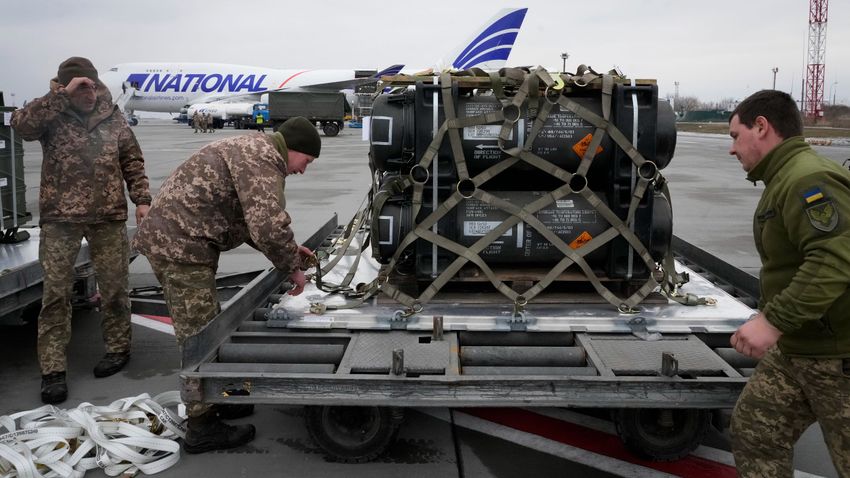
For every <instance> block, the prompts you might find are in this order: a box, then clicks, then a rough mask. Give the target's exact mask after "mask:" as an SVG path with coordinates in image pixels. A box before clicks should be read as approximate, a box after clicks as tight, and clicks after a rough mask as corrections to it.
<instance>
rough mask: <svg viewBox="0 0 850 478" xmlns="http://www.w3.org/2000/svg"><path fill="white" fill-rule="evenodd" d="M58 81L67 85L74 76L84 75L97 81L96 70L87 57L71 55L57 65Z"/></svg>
mask: <svg viewBox="0 0 850 478" xmlns="http://www.w3.org/2000/svg"><path fill="white" fill-rule="evenodd" d="M57 76H58V77H59V83H61V84H63V85H67V84H68V83H70V82H71V80H73V79H74V78H77V77H85V78H89V79H91V80H93V81H97V70H96V69H95V68H94V65H92V63H91V61H89V60H88V58H83V57H81V56H72V57H71V58H68V59H67V60H65V61H63V62H62V63H61V64H60V65H59V72H58V73H57Z"/></svg>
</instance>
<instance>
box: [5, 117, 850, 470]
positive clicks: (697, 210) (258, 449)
mask: <svg viewBox="0 0 850 478" xmlns="http://www.w3.org/2000/svg"><path fill="white" fill-rule="evenodd" d="M134 132H135V134H136V135H137V138H138V140H139V142H140V144H141V146H142V149H143V151H144V153H145V158H146V167H147V172H148V176H149V177H150V179H151V187H152V192H154V193H156V192H157V191H158V189H159V187H160V185H161V184H162V182H163V180H164V179H165V178H166V177H167V176H168V175H169V174H170V173H171V171H172V170H173V169H174V168H175V167H177V166H178V165H179V164H180V163H181V162H182V161H184V160H185V159H186V158H188V157H189V156H190V155H191V154H192V153H193V152H194V151H196V150H197V149H199V148H200V147H202V146H203V145H205V144H207V143H209V142H211V141H215V140H217V139H221V138H224V137H229V136H233V135H240V134H252V133H246V132H245V131H235V130H231V129H225V130H218V131H216V132H215V133H212V134H201V133H198V134H195V133H193V132H192V129H190V128H188V127H187V126H185V125H177V124H174V123H170V122H167V121H162V120H147V121H144V120H143V122H142V124H141V125H140V126H138V127H136V128H134ZM360 133H361V130H354V129H344V130H343V131H342V133H341V134H340V135H339V136H338V137H335V138H324V137H323V146H322V154H321V157H320V158H319V159H318V160H317V161H316V162H315V163H313V164H312V165H311V166H310V168H309V170H308V173H307V175H305V176H295V177H290V178H289V179H288V180H287V185H286V196H287V206H288V211H289V212H290V214H291V215H292V218H293V228H294V230H295V233H296V239H298V240H303V239H305V238H306V237H308V236H309V235H310V234H311V233H312V231H313V230H315V229H316V228H318V227H319V226H320V225H321V224H323V223H324V222H325V221H326V220H327V219H328V218H329V217H330V215H331V214H332V213H334V212H336V213H338V214H339V220H340V222H345V221H347V220H348V219H349V218H350V217H351V216H352V215H353V213H354V212H355V211H356V210H357V209H358V207H360V204H361V203H362V200H363V198H364V196H365V194H366V192H367V190H368V187H369V183H370V173H369V168H368V166H367V151H368V144H367V143H366V142H363V141H361V140H360ZM728 147H729V139H728V138H725V137H723V136H714V135H699V134H682V135H680V136H679V140H678V146H677V152H676V156H675V157H674V158H673V161H672V162H671V164H670V166H669V167H668V168H667V169H665V170H664V171H663V173H664V175H665V176H666V177H667V178H668V179H669V182H670V189H671V192H672V196H673V207H674V218H675V219H674V233H675V234H677V235H679V236H681V237H682V238H684V239H685V240H688V241H690V242H692V243H694V244H696V245H698V246H700V247H703V248H705V249H707V250H709V251H710V252H712V253H714V254H716V255H718V256H720V257H721V258H723V259H725V260H726V261H728V262H730V263H732V264H734V265H736V266H738V267H741V268H743V269H745V270H747V271H749V272H751V273H754V274H757V271H758V267H759V260H758V255H757V254H756V252H755V248H754V245H753V240H752V232H751V231H752V226H751V220H752V213H753V210H754V208H755V204H756V202H757V200H758V197H759V195H760V194H761V190H762V186H761V185H759V186H755V187H754V186H753V185H752V184H751V183H748V182H747V181H746V179H745V174H744V172H743V171H742V170H741V168H740V165H739V164H738V162H737V160H736V159H735V158H734V157H731V156H729V155H728V152H727V151H728ZM816 149H817V150H818V151H819V152H821V153H822V154H825V155H827V156H828V157H830V158H832V159H835V160H837V161H841V160H843V159H845V158H850V147H817V148H816ZM25 151H26V155H25V167H26V180H27V184H28V185H29V189H28V191H27V198H28V207H29V210H30V211H32V212H33V213H34V214H37V211H38V207H37V198H38V184H39V179H38V178H39V173H40V168H39V166H40V162H41V149H40V147H39V145H38V143H26V144H25ZM129 222H130V224H133V222H134V221H133V219H132V211H131V220H130V221H129ZM36 223H37V218H35V219H34V220H33V224H36ZM270 265H271V264H270V263H269V262H268V261H267V260H266V259H265V258H264V257H263V256H262V255H260V254H259V253H257V252H256V251H254V250H253V249H251V248H249V247H247V246H243V247H240V248H238V249H236V250H234V251H230V252H228V253H225V254H223V255H222V260H221V263H220V267H219V272H220V273H231V272H244V271H249V270H257V269H262V268H266V267H270ZM130 280H131V286H133V287H135V286H145V285H154V284H156V280H155V278H154V277H153V274H152V273H151V270H150V266H149V264H148V263H147V261H145V260H144V258H143V257H140V258H139V259H137V260H136V261H134V262H133V264H132V265H131V279H130ZM97 315H98V314H97V313H96V312H94V311H78V312H77V313H75V316H74V325H73V327H74V328H73V330H74V335H73V338H72V343H71V346H70V350H69V357H70V364H69V371H68V373H69V380H70V382H69V385H70V396H69V400H68V401H67V402H65V403H64V404H62V406H63V407H73V406H76V405H78V404H79V403H81V402H83V401H88V402H92V403H95V404H105V403H108V402H110V401H112V400H115V399H118V398H121V397H126V396H133V395H137V394H139V393H143V392H147V393H150V394H151V395H154V394H156V393H159V392H163V391H167V390H173V389H175V388H177V385H178V379H177V372H178V370H179V365H178V364H179V355H178V352H177V347H176V345H175V343H174V339H173V337H171V336H169V335H167V334H164V333H161V332H158V331H154V330H151V329H147V328H145V327H141V326H137V325H134V326H133V333H134V339H133V358H132V360H131V362H130V364H129V365H128V367H127V368H126V369H125V370H124V371H122V372H120V373H119V374H117V375H115V376H112V377H108V378H105V379H95V378H93V376H92V374H91V371H90V370H91V367H93V366H94V364H95V363H96V362H97V360H98V359H99V357H100V356H101V355H102V353H103V346H102V343H101V341H100V339H99V336H100V333H99V325H98V323H99V320H98V316H97ZM0 350H4V351H5V352H6V353H5V357H6V358H5V359H4V360H3V361H2V362H0V415H2V414H6V413H11V412H15V411H21V410H27V409H32V408H36V407H38V406H40V405H41V403H40V401H39V399H38V390H39V372H38V365H37V362H36V359H35V328H34V326H33V325H29V326H23V327H3V328H2V329H0ZM243 421H250V422H252V423H255V424H257V425H258V435H257V439H256V440H255V441H254V442H252V443H251V444H250V445H248V446H246V447H242V448H239V449H236V450H233V451H230V452H222V453H208V454H205V455H201V456H192V455H183V456H182V457H181V460H180V462H179V463H178V464H177V465H176V466H175V467H174V468H171V469H169V470H167V471H165V472H163V473H161V474H160V475H158V476H162V477H172V476H173V477H178V476H189V475H196V476H237V475H238V476H293V477H295V476H340V477H342V476H376V477H394V476H407V477H410V478H413V477H417V476H423V477H425V476H427V477H433V476H440V477H442V476H458V477H461V476H464V477H472V476H475V477H499V478H505V477H515V476H544V477H545V476H581V477H597V476H600V477H607V476H638V475H636V474H634V473H636V472H634V471H619V472H610V471H600V470H599V468H600V466H599V464H598V463H597V464H594V463H591V465H593V466H588V464H582V463H580V461H581V460H576V459H567V458H564V456H570V455H569V453H566V452H564V453H560V454H553V453H546V452H542V451H535V450H533V449H531V448H528V447H525V446H521V445H518V444H516V443H515V442H513V441H511V440H510V439H505V438H504V437H502V438H496V437H494V436H492V435H491V434H488V433H483V432H480V431H473V430H471V429H468V428H463V427H453V426H452V425H451V423H450V422H447V421H445V420H441V419H438V418H435V417H433V416H431V415H429V414H424V413H420V412H418V411H415V410H411V411H409V412H408V414H407V420H406V422H405V424H404V426H403V427H402V430H401V432H400V435H399V439H398V441H397V443H396V444H394V445H393V446H392V447H391V449H390V450H389V452H388V453H387V454H386V455H385V456H383V457H381V458H379V459H378V460H377V461H375V462H373V463H369V464H363V465H344V464H338V463H332V462H329V461H327V460H326V459H325V458H324V456H323V455H322V454H321V452H320V451H319V450H318V449H317V448H316V446H315V445H314V444H312V442H311V441H310V439H309V437H308V436H307V432H306V430H305V428H304V424H303V413H302V410H301V408H300V407H286V406H270V405H269V406H258V407H257V412H256V414H255V415H254V416H253V417H251V418H250V419H247V420H243ZM818 433H819V431H818V430H817V429H816V427H813V428H812V429H811V430H809V432H807V434H806V435H805V436H804V438H803V439H802V440H801V442H800V445H798V448H797V453H796V456H797V466H798V468H799V469H802V470H805V471H807V472H810V473H816V474H818V475H823V476H837V475H836V474H835V471H834V470H833V469H832V467H831V464H830V460H829V457H828V454H827V453H826V450H825V447H824V446H823V441H822V438H820V437H819V435H818ZM518 441H520V440H518ZM710 443H711V445H712V446H714V447H718V448H721V449H723V448H725V449H728V441H727V437H726V436H724V435H721V434H715V435H713V436H712V437H710ZM593 460H594V459H591V460H590V461H591V462H592V461H593ZM609 470H610V468H609ZM653 473H655V472H652V470H649V471H646V472H642V473H641V474H640V475H639V476H671V475H668V474H657V473H656V474H653ZM87 476H94V477H98V476H105V475H104V474H103V473H102V472H99V471H94V472H90V473H89V474H88V475H87Z"/></svg>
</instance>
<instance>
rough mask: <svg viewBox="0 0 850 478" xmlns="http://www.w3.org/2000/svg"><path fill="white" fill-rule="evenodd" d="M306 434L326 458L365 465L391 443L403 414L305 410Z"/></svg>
mask: <svg viewBox="0 0 850 478" xmlns="http://www.w3.org/2000/svg"><path fill="white" fill-rule="evenodd" d="M305 419H306V422H307V431H308V432H309V433H310V437H311V438H312V439H313V441H314V442H316V444H317V445H319V447H321V448H322V450H324V452H325V453H326V454H327V455H328V457H329V458H331V459H333V460H334V461H339V462H343V463H365V462H367V461H371V460H374V459H375V458H377V457H378V456H379V455H380V454H382V453H383V452H384V451H385V450H386V449H387V447H389V445H390V444H391V443H392V442H393V440H395V437H396V434H397V433H398V429H399V426H400V425H401V422H402V420H403V419H404V410H403V409H401V408H391V407H342V406H338V407H337V406H308V407H305Z"/></svg>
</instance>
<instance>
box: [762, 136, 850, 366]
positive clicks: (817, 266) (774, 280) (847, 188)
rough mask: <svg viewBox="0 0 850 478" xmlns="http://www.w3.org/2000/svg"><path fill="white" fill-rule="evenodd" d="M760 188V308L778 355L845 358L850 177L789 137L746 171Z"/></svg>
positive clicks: (849, 341)
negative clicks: (771, 328)
mask: <svg viewBox="0 0 850 478" xmlns="http://www.w3.org/2000/svg"><path fill="white" fill-rule="evenodd" d="M748 179H750V180H752V181H756V180H761V181H764V184H765V189H764V192H763V193H762V196H761V200H760V201H759V204H758V207H757V208H756V212H755V217H754V218H753V229H754V231H753V232H754V234H755V241H756V248H757V249H758V252H759V255H760V256H761V261H762V269H761V275H760V284H761V301H760V303H759V308H760V309H761V310H762V311H763V312H764V314H765V316H766V317H767V320H768V321H769V322H770V323H771V324H773V326H774V327H776V328H777V329H779V330H781V331H782V332H783V335H782V337H780V339H779V348H780V350H782V353H784V354H786V355H792V356H807V357H822V358H839V357H850V315H848V310H850V289H848V286H850V172H848V171H847V170H846V169H845V168H843V167H841V166H839V165H838V164H837V163H836V162H834V161H831V160H829V159H827V158H824V157H822V156H819V155H818V154H817V153H815V152H814V150H812V148H811V147H810V146H809V145H808V144H806V142H805V141H804V140H803V138H802V137H794V138H789V139H786V140H785V141H783V142H782V143H780V144H779V145H778V146H776V147H775V148H774V149H773V150H772V151H770V152H769V153H768V154H767V155H766V156H765V157H764V158H763V159H762V160H761V161H760V162H759V163H758V164H757V165H756V166H755V167H754V168H753V169H752V170H751V171H750V173H749V176H748Z"/></svg>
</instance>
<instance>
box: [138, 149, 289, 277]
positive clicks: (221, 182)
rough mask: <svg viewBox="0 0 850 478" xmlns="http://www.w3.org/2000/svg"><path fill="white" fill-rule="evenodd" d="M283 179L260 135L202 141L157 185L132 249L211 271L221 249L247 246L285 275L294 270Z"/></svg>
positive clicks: (282, 166)
mask: <svg viewBox="0 0 850 478" xmlns="http://www.w3.org/2000/svg"><path fill="white" fill-rule="evenodd" d="M286 174H287V169H286V158H285V157H284V156H283V155H281V153H279V152H278V151H277V149H276V148H275V145H274V143H273V142H272V140H271V139H269V137H268V136H266V135H262V134H250V135H244V136H236V137H233V138H228V139H223V140H219V141H216V142H213V143H210V144H208V145H207V146H204V147H203V148H201V149H200V150H199V151H198V152H197V153H195V154H193V155H192V156H191V157H190V158H189V159H187V160H186V161H185V162H184V163H183V164H182V165H180V167H178V168H177V169H176V170H175V171H174V172H173V173H172V174H171V176H169V177H168V179H166V180H165V182H164V183H163V185H162V189H160V191H159V193H158V194H157V196H156V198H154V201H153V205H152V206H151V210H150V212H149V213H148V216H147V217H146V218H145V220H144V221H142V224H141V225H140V226H139V229H138V231H137V232H136V236H135V238H134V239H133V245H134V247H135V248H136V250H138V251H139V252H141V253H142V254H144V255H146V256H149V257H154V258H158V259H164V260H172V261H176V262H181V263H185V264H201V265H207V266H212V267H215V266H216V265H217V263H218V256H219V254H220V252H221V251H227V250H230V249H233V248H235V247H237V246H239V245H241V244H242V243H244V242H248V243H249V244H250V245H251V246H252V247H254V248H255V249H257V250H259V251H260V252H262V253H263V254H264V255H265V256H266V257H267V258H268V259H269V260H270V261H271V262H272V264H274V266H275V267H277V268H278V269H281V270H282V271H284V272H286V273H287V274H289V273H291V272H292V271H293V270H294V268H295V266H297V265H299V264H298V245H297V244H296V242H295V239H294V237H293V233H292V229H291V228H290V227H289V224H290V222H291V220H290V218H289V214H287V213H286V200H285V198H284V194H283V189H284V186H285V184H286Z"/></svg>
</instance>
